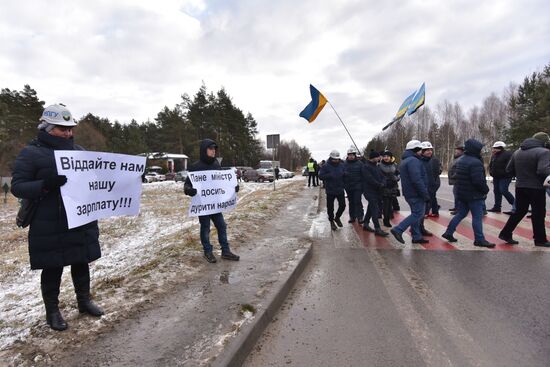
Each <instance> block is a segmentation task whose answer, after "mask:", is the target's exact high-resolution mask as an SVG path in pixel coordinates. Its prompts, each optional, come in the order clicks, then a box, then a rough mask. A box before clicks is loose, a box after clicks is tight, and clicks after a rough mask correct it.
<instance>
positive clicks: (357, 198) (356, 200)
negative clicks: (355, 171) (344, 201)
mask: <svg viewBox="0 0 550 367" xmlns="http://www.w3.org/2000/svg"><path fill="white" fill-rule="evenodd" d="M346 192H347V194H348V205H349V219H357V220H362V219H363V202H362V198H363V190H361V189H359V190H349V191H347V190H346Z"/></svg>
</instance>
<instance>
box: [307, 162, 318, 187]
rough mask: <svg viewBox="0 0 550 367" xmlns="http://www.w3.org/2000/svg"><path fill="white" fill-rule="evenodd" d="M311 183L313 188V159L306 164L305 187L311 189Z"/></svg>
mask: <svg viewBox="0 0 550 367" xmlns="http://www.w3.org/2000/svg"><path fill="white" fill-rule="evenodd" d="M312 181H313V187H315V186H317V183H316V182H315V161H314V160H313V158H310V159H309V162H307V187H311V182H312Z"/></svg>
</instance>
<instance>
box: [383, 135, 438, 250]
mask: <svg viewBox="0 0 550 367" xmlns="http://www.w3.org/2000/svg"><path fill="white" fill-rule="evenodd" d="M405 149H406V150H405V152H404V153H403V157H402V161H401V164H400V166H399V172H401V191H402V192H403V196H404V197H405V200H406V201H407V203H408V204H409V206H410V207H411V214H410V215H409V216H408V217H407V218H405V219H403V220H402V221H401V223H399V224H398V225H397V226H395V227H393V228H392V229H391V230H390V232H391V234H392V235H393V236H394V237H395V239H396V240H397V241H399V242H401V243H405V240H404V239H403V232H405V231H406V230H407V228H408V227H411V231H412V242H413V243H428V240H425V239H424V238H423V237H422V234H421V232H420V221H421V220H422V218H424V210H425V207H426V202H428V201H430V195H429V194H428V181H427V177H426V169H425V168H424V164H423V163H422V161H421V156H422V143H420V141H419V140H411V141H409V142H408V143H407V145H406V146H405Z"/></svg>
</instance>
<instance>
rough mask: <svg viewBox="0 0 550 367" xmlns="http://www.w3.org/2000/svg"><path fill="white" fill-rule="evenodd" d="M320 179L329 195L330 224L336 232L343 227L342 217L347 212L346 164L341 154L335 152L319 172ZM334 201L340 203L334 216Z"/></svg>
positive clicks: (331, 153) (328, 213)
mask: <svg viewBox="0 0 550 367" xmlns="http://www.w3.org/2000/svg"><path fill="white" fill-rule="evenodd" d="M319 177H320V178H321V180H323V182H324V183H325V191H326V194H327V215H328V220H329V222H330V228H331V229H332V230H333V231H335V230H336V229H337V227H336V225H338V227H343V224H342V221H341V220H340V217H341V216H342V214H343V213H344V210H346V198H345V195H344V164H343V163H342V161H341V160H340V152H338V151H337V150H333V151H332V152H330V157H329V159H328V161H327V163H325V164H324V165H323V166H322V167H321V171H320V172H319ZM334 200H337V201H338V210H337V211H336V214H334Z"/></svg>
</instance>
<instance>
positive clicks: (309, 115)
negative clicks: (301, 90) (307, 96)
mask: <svg viewBox="0 0 550 367" xmlns="http://www.w3.org/2000/svg"><path fill="white" fill-rule="evenodd" d="M309 92H310V93H311V102H309V104H308V105H307V106H306V108H304V110H303V111H302V112H300V117H303V118H305V119H306V120H308V121H309V122H310V123H311V122H313V121H314V120H315V119H316V118H317V115H318V114H319V113H320V112H321V110H322V109H323V107H325V104H327V99H326V98H325V96H323V95H322V94H321V92H319V91H318V90H317V89H316V88H315V87H314V86H313V85H311V84H310V85H309Z"/></svg>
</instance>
